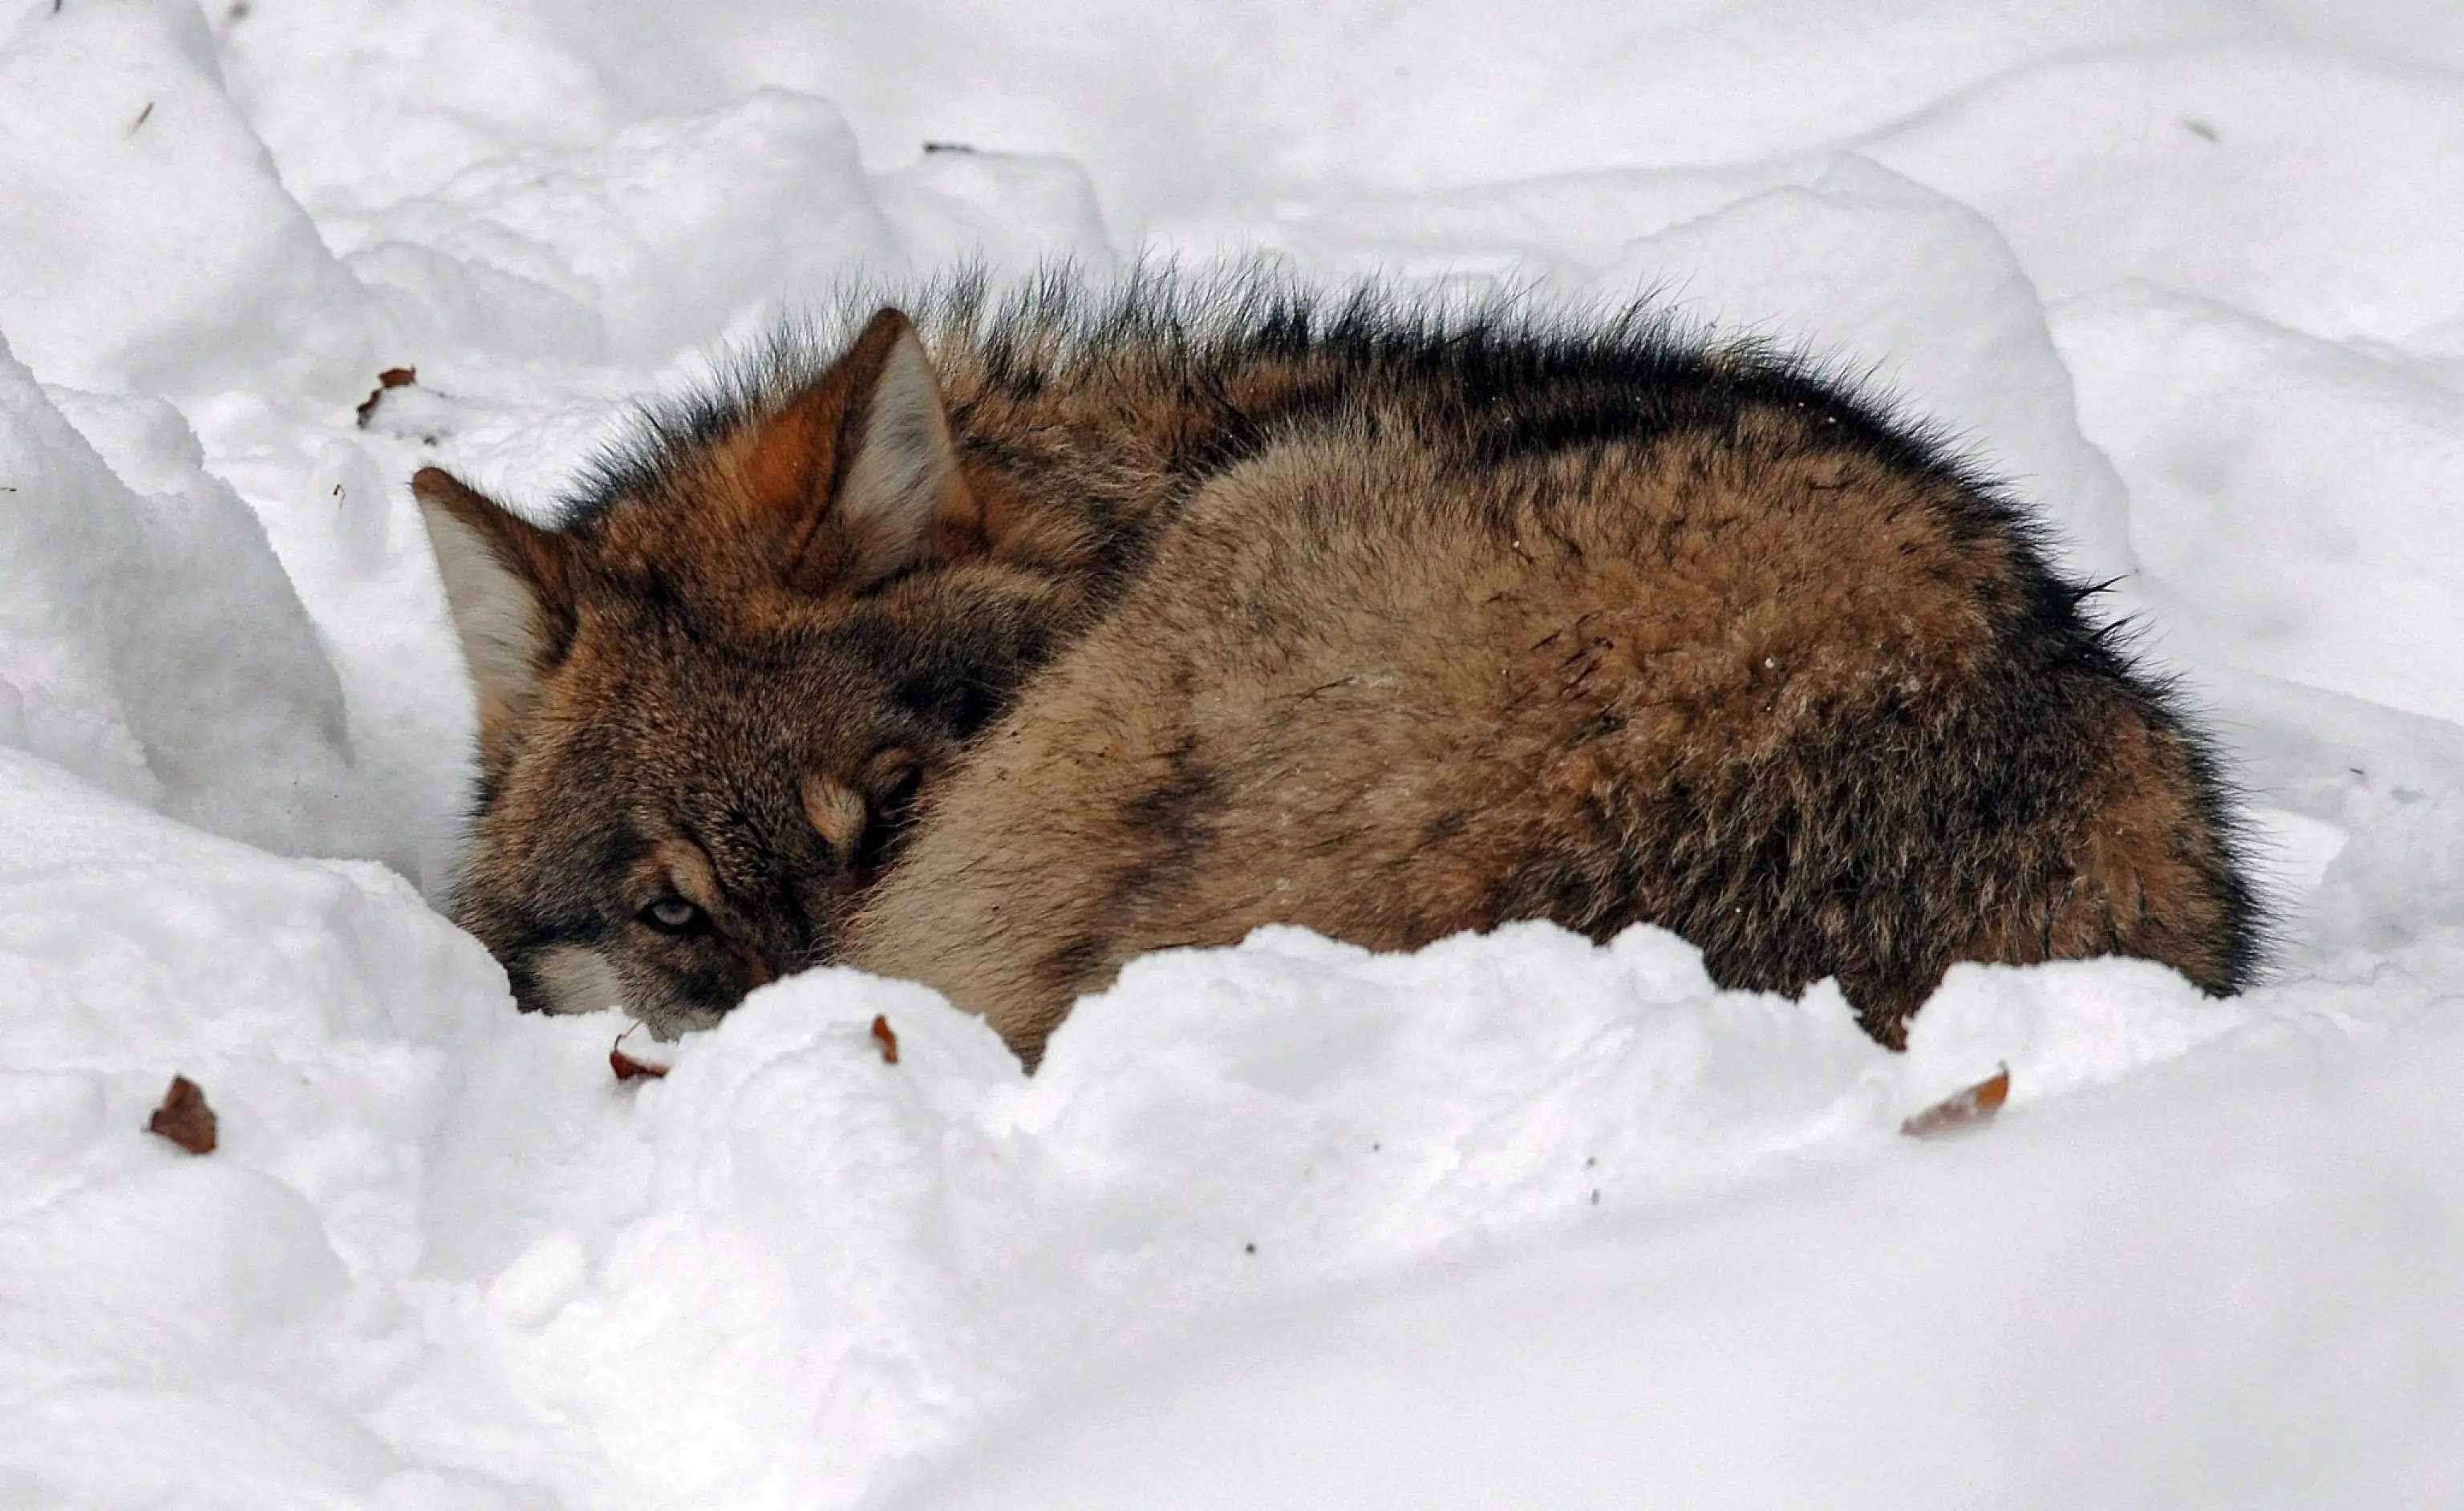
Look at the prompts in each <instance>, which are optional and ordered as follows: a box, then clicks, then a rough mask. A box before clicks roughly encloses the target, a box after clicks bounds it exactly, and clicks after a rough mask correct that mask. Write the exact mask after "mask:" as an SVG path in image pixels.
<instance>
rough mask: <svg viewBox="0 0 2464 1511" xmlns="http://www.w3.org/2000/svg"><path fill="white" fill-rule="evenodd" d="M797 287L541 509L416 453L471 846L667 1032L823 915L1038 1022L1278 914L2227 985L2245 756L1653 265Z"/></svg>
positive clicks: (820, 941)
mask: <svg viewBox="0 0 2464 1511" xmlns="http://www.w3.org/2000/svg"><path fill="white" fill-rule="evenodd" d="M911 307H913V308H915V309H917V310H918V312H919V318H920V320H921V326H920V330H919V327H918V325H917V324H915V323H911V321H910V319H909V318H908V317H906V316H905V315H903V314H901V313H899V312H898V311H896V310H892V309H884V310H882V311H881V312H880V313H879V314H878V315H876V316H875V317H873V318H872V319H871V320H870V322H869V324H866V325H865V326H864V327H863V328H862V331H861V334H860V335H858V336H856V337H855V338H854V339H853V341H852V344H850V345H848V346H847V348H846V349H845V350H844V352H840V353H832V354H828V355H829V356H834V357H835V360H825V357H824V356H823V355H821V354H817V353H816V352H815V351H814V350H813V346H814V343H813V342H812V341H811V340H810V339H803V340H799V339H792V338H782V339H781V340H780V341H779V342H777V343H776V344H775V345H774V347H773V348H772V349H771V350H770V351H769V352H768V353H766V354H765V355H764V356H763V357H761V358H759V359H758V360H756V361H751V362H748V363H745V364H743V365H742V366H740V367H739V369H738V370H737V373H736V374H735V376H734V377H733V378H732V379H731V380H729V381H727V382H725V383H721V384H720V385H718V386H717V387H716V388H715V390H713V391H711V392H708V393H705V394H704V395H702V396H701V397H700V398H698V399H697V400H694V401H693V402H691V403H689V404H686V405H682V406H679V407H674V408H671V409H670V410H668V411H666V412H664V413H661V414H657V415H654V416H653V417H652V418H651V419H650V420H649V423H648V424H647V425H646V427H645V433H643V434H642V435H641V436H640V438H639V439H638V440H637V441H636V442H635V443H634V445H632V446H631V447H630V448H629V449H627V450H626V451H625V452H623V453H622V454H620V455H616V456H613V457H611V458H609V459H607V460H605V462H603V464H602V465H601V466H600V468H599V469H598V471H597V472H596V474H595V475H594V476H592V477H591V478H589V479H588V480H587V482H586V485H585V487H584V490H583V493H582V494H581V495H580V496H579V497H578V498H577V499H576V500H575V501H574V503H573V504H572V506H571V507H570V508H569V510H568V513H567V517H566V518H565V520H564V522H563V524H562V526H561V529H557V530H553V531H551V530H544V529H539V528H536V527H534V526H533V525H530V524H528V523H525V522H524V521H523V520H522V519H521V518H519V517H517V515H514V514H512V513H509V512H507V511H506V510H504V509H502V508H500V507H499V506H497V505H496V504H495V503H494V502H492V501H490V500H489V499H487V498H485V497H483V496H481V495H480V494H478V493H475V492H473V491H472V490H471V489H469V488H468V487H466V486H464V485H463V484H461V483H460V482H458V481H456V480H455V479H453V478H452V477H451V476H449V475H448V474H446V473H444V472H442V471H437V470H434V469H429V470H427V471H422V472H421V473H420V474H419V476H418V478H417V479H416V480H415V492H416V493H417V494H418V497H419V500H420V502H421V504H422V506H423V508H424V510H425V513H426V515H427V518H428V521H429V530H430V532H431V534H432V536H433V538H434V542H435V545H436V548H437V554H438V559H439V564H440V567H441V568H442V574H443V578H444V581H445V585H446V589H447V594H448V598H449V601H450V603H451V611H452V617H453V620H454V623H455V624H456V626H457V629H458V631H459V634H460V637H461V640H462V643H463V646H464V649H465V651H466V653H467V655H468V659H469V661H470V665H471V668H472V670H473V678H474V681H475V684H476V688H477V695H478V699H479V705H480V744H481V784H480V792H479V798H478V804H477V814H476V819H475V822H474V824H473V831H472V834H471V839H470V846H469V851H468V856H467V860H466V863H465V867H464V871H463V874H462V876H461V879H460V884H459V890H458V895H457V904H456V906H457V909H458V910H459V915H460V917H461V919H462V920H463V922H464V923H465V924H466V925H467V926H468V927H469V928H470V929H471V930H472V931H473V932H475V933H476V934H477V935H478V936H479V938H480V939H481V940H483V941H484V942H485V943H486V944H487V945H488V946H489V947H490V948H491V949H492V950H493V951H494V952H495V954H496V956H497V958H498V959H500V960H501V961H502V962H503V963H504V965H505V968H506V971H507V974H509V976H510V977H511V979H512V981H513V985H514V989H515V993H516V996H517V998H518V999H519V1001H520V1002H521V1004H522V1005H523V1006H525V1007H528V1008H539V1009H545V1010H548V1011H559V1010H572V1011H581V1010H591V1009H597V1008H600V1007H604V1006H606V1005H608V1004H610V1003H615V1002H621V1003H622V1004H623V1005H625V1006H626V1007H627V1008H628V1009H629V1010H630V1011H631V1012H632V1013H633V1014H634V1015H635V1016H637V1017H639V1018H642V1019H644V1020H645V1021H647V1022H649V1023H650V1024H651V1025H652V1026H653V1027H654V1028H656V1029H659V1030H661V1031H663V1032H674V1031H678V1030H682V1029H686V1028H691V1027H694V1026H700V1025H706V1024H709V1023H711V1022H714V1021H715V1020H716V1018H718V1016H719V1015H721V1014H723V1013H724V1012H726V1011H727V1009H728V1008H730V1007H731V1006H732V1005H734V1004H735V1003H736V1002H737V999H738V998H740V997H741V996H743V994H744V993H745V992H747V991H749V990H750V989H752V988H753V987H755V986H757V985H759V984H760V983H762V982H764V981H768V980H770V979H772V978H774V977H776V976H779V975H781V974H785V973H788V972H792V971H795V970H798V969H801V968H803V967H806V966H810V965H815V964H818V963H823V962H828V961H840V962H845V963H848V964H853V965H856V966H861V967H863V968H865V969H868V970H871V971H875V972H880V973H883V974H891V975H899V976H908V977H913V978H915V979H919V980H922V981H924V982H927V983H929V984H931V985H933V986H935V987H936V988H938V989H940V990H941V991H942V992H943V993H945V994H946V995H947V996H949V997H950V998H951V1000H953V1001H954V1002H956V1003H957V1004H958V1005H960V1006H961V1007H964V1008H967V1009H969V1010H972V1011H974V1012H977V1013H980V1014H982V1015H983V1016H984V1017H985V1018H987V1019H989V1021H990V1022H991V1023H992V1025H993V1026H994V1027H995V1028H996V1029H997V1030H999V1031H1000V1032H1001V1035H1002V1036H1003V1037H1004V1038H1005V1039H1006V1040H1008V1042H1009V1043H1010V1044H1011V1045H1012V1046H1013V1047H1014V1048H1015V1049H1016V1050H1017V1051H1018V1052H1019V1054H1020V1055H1021V1056H1022V1057H1023V1058H1024V1059H1025V1060H1026V1061H1027V1062H1029V1063H1032V1062H1034V1061H1035V1060H1036V1059H1037V1058H1038V1057H1039V1056H1040V1055H1041V1053H1042V1050H1043V1046H1044V1043H1045V1038H1046V1036H1048V1035H1049V1034H1050V1033H1051V1032H1052V1030H1053V1028H1054V1026H1055V1025H1056V1024H1058V1023H1059V1022H1060V1021H1061V1019H1062V1018H1063V1017H1064V1016H1065V1015H1066V1014H1067V1012H1068V1011H1069V1008H1070V1005H1071V1003H1072V1001H1073V1000H1074V999H1075V998H1076V997H1077V996H1079V995H1081V994H1082V993H1086V992H1089V991H1093V990H1097V989H1100V988H1101V987H1103V986H1104V985H1105V984H1106V983H1107V982H1109V981H1110V980H1111V977H1112V975H1113V974H1114V973H1115V972H1117V971H1118V970H1119V968H1120V967H1121V965H1122V964H1123V962H1125V961H1127V960H1128V959H1130V958H1131V957H1132V956H1133V955H1135V954H1138V953H1142V952H1146V951H1151V950H1157V949H1162V948H1165V947H1168V946H1175V945H1216V944H1228V943H1231V942H1233V941H1236V940H1238V939H1240V938H1241V937H1242V936H1243V934H1244V933H1246V932H1247V931H1249V930H1251V929H1253V928H1255V927H1257V926H1259V925H1261V924H1268V923H1289V924H1300V925H1306V926H1308V927H1309V928H1311V929H1314V930H1317V931H1321V932H1323V933H1326V934H1329V935H1331V936H1333V937H1335V938H1338V939H1345V940H1350V941H1353V942H1354V943H1357V944H1361V945H1365V946H1370V947H1373V948H1376V949H1385V950H1402V949H1410V948H1412V947H1415V946H1418V945H1420V944H1424V943H1426V942H1428V941H1430V940H1433V939H1436V938H1439V937H1441V935H1445V934H1449V933H1453V932H1456V931H1461V930H1466V929H1473V930H1478V929H1487V928H1491V927H1493V926H1495V925H1498V924H1501V923H1504V922H1506V921H1507V920H1511V919H1526V918H1544V919H1550V920H1553V921H1554V922H1556V923H1559V924H1562V925H1564V926H1565V927H1567V928H1569V929H1573V930H1575V931H1580V932H1582V933H1585V934H1588V935H1590V936H1591V937H1593V938H1595V939H1606V938H1607V937H1609V936H1610V935H1612V934H1615V933H1616V932H1617V931H1619V930H1622V929H1624V928H1626V927H1627V926H1628V925H1631V924H1634V923H1638V922H1648V923H1655V924H1661V925H1663V926H1665V927H1667V928H1669V929H1671V930H1674V931H1676V932H1678V933H1680V934H1682V935H1683V936H1684V937H1685V938H1686V939H1688V940H1690V941H1692V942H1693V943H1694V944H1695V945H1697V946H1699V947H1700V948H1701V949H1702V951H1703V953H1704V959H1705V964H1706V966H1707V967H1708V969H1709V971H1710V973H1711V974H1712V975H1713V976H1714V977H1715V978H1716V979H1717V980H1719V981H1720V982H1722V983H1723V984H1725V985H1729V986H1736V987H1752V988H1762V989H1768V990H1773V991H1780V992H1790V993H1793V992H1795V991H1797V990H1799V989H1801V988H1803V987H1804V986H1806V985H1807V984H1808V983H1810V982H1813V981H1815V980H1817V979H1819V978H1821V977H1824V976H1836V977H1837V979H1838V981H1839V984H1840V986H1841V988H1842V989H1843V990H1844V992H1845V993H1846V995H1847V996H1848V998H1849V1000H1850V1001H1851V1002H1853V1003H1854V1004H1855V1006H1856V1008H1857V1011H1858V1013H1859V1015H1860V1017H1861V1018H1862V1021H1863V1022H1864V1025H1865V1027H1866V1028H1867V1029H1868V1030H1869V1031H1870V1032H1871V1033H1872V1034H1873V1035H1874V1036H1875V1037H1876V1038H1877V1039H1879V1040H1882V1041H1883V1042H1885V1043H1891V1044H1897V1043H1899V1042H1901V1041H1902V1040H1903V1035H1904V1032H1905V1025H1906V1021H1907V1018H1908V1017H1909V1015H1910V1014H1912V1013H1914V1012H1915V1011H1916V1010H1917V1008H1918V1007H1919V1005H1920V1004H1922V1003H1923V1002H1924V1000H1925V996H1926V995H1927V994H1928V993H1929V992H1931V991H1932V990H1933V988H1934V986H1935V985H1936V983H1937V982H1938V981H1939V980H1940V979H1941V977H1942V974H1943V972H1944V970H1945V969H1946V968H1947V966H1948V965H1950V964H1951V963H1952V962H1954V961H1959V960H1989V961H2013V962H2026V961H2036V960H2046V959H2053V958H2068V957H2079V956H2089V955H2101V954H2106V953H2122V954H2134V955H2143V956H2146V957H2149V958H2152V959H2156V960H2160V961H2163V962H2165V963H2167V964H2168V965H2171V966H2173V967H2175V968H2176V969H2178V970H2179V971H2181V972H2182V974H2185V975H2187V976H2188V977H2189V978H2190V979H2191V980H2192V981H2194V982H2196V983H2197V984H2198V985H2199V986H2201V987H2203V988H2205V989H2206V990H2208V991H2210V992H2212V993H2220V994H2221V993H2229V992H2232V991H2234V990H2235V989H2237V988H2238V987H2240V986H2241V985H2242V984H2243V983H2244V981H2245V980H2246V979H2247V978H2248V976H2249V974H2250V972H2251V971H2252V969H2253V965H2254V957H2255V938H2256V931H2257V930H2256V920H2255V910H2254V906H2253V900H2252V894H2251V891H2250V889H2249V887H2247V886H2246V884H2245V882H2244V879H2243V877H2242V875H2241V872H2240V869H2239V866H2238V863H2237V860H2236V854H2235V849H2236V842H2235V830H2234V821H2233V815H2232V811H2231V805H2230V795H2229V794H2228V792H2227V791H2226V788H2225V784H2224V783H2223V781H2222V780H2221V778H2220V774H2219V769H2218V762H2217V758H2216V755H2215V754H2214V753H2213V751H2212V750H2211V748H2210V747H2209V745H2208V744H2207V743H2206V742H2205V741H2204V740H2203V738H2202V737H2201V735H2200V734H2198V732H2197V731H2196V730H2195V729H2194V728H2193V727H2192V726H2191V725H2190V724H2189V722H2188V721H2187V720H2186V719H2185V717H2184V715H2183V713H2182V712H2181V711H2180V710H2179V709H2178V707H2177V706H2176V704H2175V701H2174V699H2173V698H2172V696H2171V695H2170V694H2169V693H2168V692H2167V689H2166V688H2165V687H2164V686H2163V685H2162V684H2161V683H2158V682H2155V681H2152V680H2150V679H2149V678H2148V677H2147V676H2145V675H2144V674H2142V673H2139V672H2137V671H2135V670H2134V669H2133V668H2132V667H2131V665H2130V662H2129V660H2128V658H2127V656H2126V655H2125V654H2124V653H2123V649H2122V647H2120V646H2118V645H2117V644H2116V640H2115V636H2114V633H2113V631H2112V630H2111V628H2110V627H2109V626H2104V625H2101V624H2097V623H2096V622H2094V621H2092V620H2091V619H2089V618H2087V617H2086V616H2084V615H2083V614H2082V612H2081V603H2082V600H2083V599H2085V598H2086V597H2087V596H2088V590H2087V589H2084V588H2082V587H2081V586H2080V585H2079V584H2077V583H2074V582H2071V581H2067V580H2064V579H2063V578H2062V577H2061V576H2060V575H2058V574H2057V572H2055V571H2054V570H2053V569H2052V568H2051V567H2050V566H2049V564H2048V562H2047V559H2046V556H2045V552H2044V550H2043V548H2042V545H2041V542H2040V540H2039V537H2038V534H2037V531H2036V529H2035V526H2034V525H2033V524H2032V523H2031V521H2030V519H2029V517H2028V515H2026V514H2025V513H2024V512H2023V511H2022V510H2021V508H2020V507H2019V506H2018V505H2017V504H2015V503H2014V502H2013V501H2012V500H2011V499H2009V498H2008V497H2006V496H2005V495H2003V494H2002V493H1999V492H1998V491H1996V490H1995V489H1994V488H1992V487H1991V486H1989V485H1987V484H1986V483H1985V482H1983V481H1981V480H1980V479H1979V478H1977V477H1976V476H1974V475H1972V474H1971V473H1969V471H1966V470H1964V469H1963V468H1962V467H1961V466H1960V465H1959V464H1958V463H1957V462H1955V461H1954V460H1952V459H1951V458H1950V457H1949V456H1947V454H1946V452H1945V449H1943V448H1942V447H1941V446H1940V445H1939V444H1937V443H1936V442H1934V441H1933V440H1931V439H1929V438H1927V437H1926V436H1925V435H1924V434H1921V433H1918V432H1915V431H1912V430H1911V429H1909V428H1907V427H1903V426H1901V425H1898V424H1895V423H1893V422H1892V421H1891V420H1890V419H1889V418H1887V417H1886V416H1884V415H1882V414H1881V413H1879V412H1877V411H1876V410H1875V409H1873V408H1871V407H1869V406H1867V405H1863V404H1861V403H1859V401H1858V400H1857V399H1855V398H1854V397H1851V396H1849V395H1847V394H1844V393H1842V392H1840V391H1838V390H1837V388H1835V387H1832V386H1828V385H1826V384H1825V383H1821V382H1819V381H1817V380H1816V379H1815V377H1813V376H1811V375H1809V374H1808V373H1806V372H1804V371H1803V370H1801V369H1800V368H1798V367H1796V366H1794V365H1792V364H1791V363H1789V362H1786V361H1779V360H1776V359H1773V358H1771V357H1769V356H1767V355H1764V354H1760V353H1757V352H1755V351H1752V350H1750V349H1749V350H1720V349H1710V348H1705V347H1703V346H1701V345H1698V344H1689V343H1688V342H1686V341H1683V340H1681V339H1676V338H1675V337H1673V336H1672V335H1671V334H1670V331H1669V328H1668V327H1667V325H1666V324H1665V323H1664V322H1663V321H1661V320H1660V319H1659V318H1656V317H1654V316H1653V315H1652V314H1651V313H1650V312H1648V311H1647V310H1641V309H1638V310H1635V311H1631V312H1629V313H1627V314H1625V315H1624V316H1622V317H1619V318H1608V319H1602V320H1594V321H1589V322H1585V321H1579V320H1575V319H1572V318H1550V317H1547V316H1545V315H1539V314H1533V313H1530V312H1529V311H1518V310H1516V309H1512V308H1505V309H1493V310H1489V311H1486V312H1479V311H1474V312H1470V313H1465V312H1463V311H1461V310H1455V311H1451V312H1449V311H1447V310H1444V309H1441V308H1439V307H1437V306H1434V305H1429V304H1423V303H1415V302H1413V301H1411V300H1409V299H1406V298H1403V297H1400V296H1391V295H1381V294H1379V293H1376V292H1375V291H1370V292H1361V293H1354V294H1352V295H1349V296H1315V295H1312V294H1309V293H1308V292H1307V291H1303V290H1299V289H1296V288H1293V287H1290V286H1288V285H1286V284H1281V283H1278V282H1275V281H1273V280H1271V279H1265V278H1257V277H1252V278H1249V279H1246V280H1233V281H1230V282H1228V283H1225V284H1222V285H1219V286H1215V287H1211V288H1207V287H1196V286H1193V285H1191V284H1189V283H1186V282H1182V281H1178V280H1175V279H1173V278H1169V277H1152V276H1151V277H1146V278H1142V279H1137V280H1133V281H1132V282H1130V283H1129V284H1128V285H1126V286H1125V287H1124V288H1123V289H1122V290H1120V291H1117V292H1114V293H1111V294H1108V295H1096V294H1091V293H1089V292H1087V291H1085V290H1084V289H1082V288H1078V287H1076V286H1074V285H1072V284H1071V283H1069V282H1068V281H1067V280H1066V279H1062V278H1058V277H1055V278H1049V279H1045V280H1043V281H1041V282H1039V283H1036V284H1032V285H1030V286H1028V287H1026V288H1024V289H1023V290H1021V291H1019V292H1016V293H1014V294H1012V295H1010V296H1006V297H1005V298H1003V299H995V298H994V297H992V296H988V295H986V294H985V293H984V291H983V290H982V288H981V287H980V285H979V284H976V283H971V282H967V281H964V280H960V281H958V282H956V283H953V284H949V285H945V286H942V287H940V288H938V289H937V290H935V291H930V292H929V293H928V294H927V295H926V296H924V297H923V298H922V300H921V301H920V302H917V303H913V305H912V306H911Z"/></svg>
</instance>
